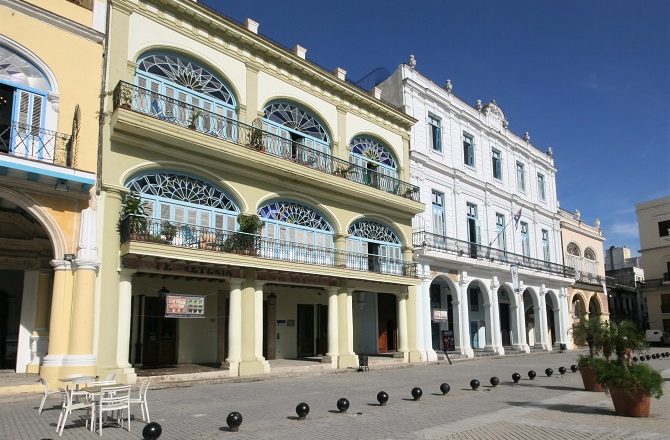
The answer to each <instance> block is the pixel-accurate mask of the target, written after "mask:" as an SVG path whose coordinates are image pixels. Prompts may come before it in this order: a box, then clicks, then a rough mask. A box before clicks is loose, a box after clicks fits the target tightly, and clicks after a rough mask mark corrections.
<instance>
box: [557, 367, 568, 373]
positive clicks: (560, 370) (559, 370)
mask: <svg viewBox="0 0 670 440" xmlns="http://www.w3.org/2000/svg"><path fill="white" fill-rule="evenodd" d="M566 371H568V370H566V369H565V367H558V372H559V373H561V374H565V372H566Z"/></svg>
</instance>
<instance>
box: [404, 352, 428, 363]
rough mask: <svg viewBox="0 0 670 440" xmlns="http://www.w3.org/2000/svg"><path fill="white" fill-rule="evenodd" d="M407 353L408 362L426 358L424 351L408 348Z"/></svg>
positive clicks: (420, 360)
mask: <svg viewBox="0 0 670 440" xmlns="http://www.w3.org/2000/svg"><path fill="white" fill-rule="evenodd" d="M408 353H409V361H410V362H424V361H425V360H426V353H425V352H421V350H410V351H409V352H408Z"/></svg>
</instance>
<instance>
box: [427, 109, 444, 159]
mask: <svg viewBox="0 0 670 440" xmlns="http://www.w3.org/2000/svg"><path fill="white" fill-rule="evenodd" d="M428 136H429V137H430V146H431V148H432V149H433V151H436V152H438V153H439V152H442V121H441V120H440V118H438V117H437V116H433V115H431V114H428Z"/></svg>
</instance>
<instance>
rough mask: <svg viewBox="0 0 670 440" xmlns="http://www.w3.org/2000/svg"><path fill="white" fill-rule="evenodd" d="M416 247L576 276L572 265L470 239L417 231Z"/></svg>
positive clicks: (414, 239) (413, 237)
mask: <svg viewBox="0 0 670 440" xmlns="http://www.w3.org/2000/svg"><path fill="white" fill-rule="evenodd" d="M412 241H413V245H414V248H415V249H416V248H423V249H428V250H436V251H441V252H446V253H449V254H452V255H458V256H465V257H470V258H475V259H480V260H489V261H491V262H498V263H505V264H510V265H511V264H516V265H517V266H519V267H524V268H527V269H534V270H539V271H542V272H548V273H552V274H556V275H560V276H565V277H574V276H575V270H574V269H573V268H572V267H568V266H563V265H562V264H557V263H552V262H550V261H543V260H537V259H535V258H530V257H526V256H524V255H519V254H514V253H512V252H507V251H502V250H500V249H496V248H492V247H488V246H483V245H481V244H477V243H470V242H469V241H463V240H458V239H456V238H451V237H445V236H443V235H437V234H432V233H430V232H423V231H415V232H414V233H413V234H412Z"/></svg>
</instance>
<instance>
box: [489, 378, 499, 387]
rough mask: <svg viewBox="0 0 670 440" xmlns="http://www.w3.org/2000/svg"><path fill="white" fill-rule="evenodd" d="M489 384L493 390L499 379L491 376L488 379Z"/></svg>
mask: <svg viewBox="0 0 670 440" xmlns="http://www.w3.org/2000/svg"><path fill="white" fill-rule="evenodd" d="M489 382H491V386H492V387H494V388H495V387H497V386H498V384H499V383H500V379H498V378H497V377H495V376H493V377H492V378H491V379H489Z"/></svg>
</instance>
